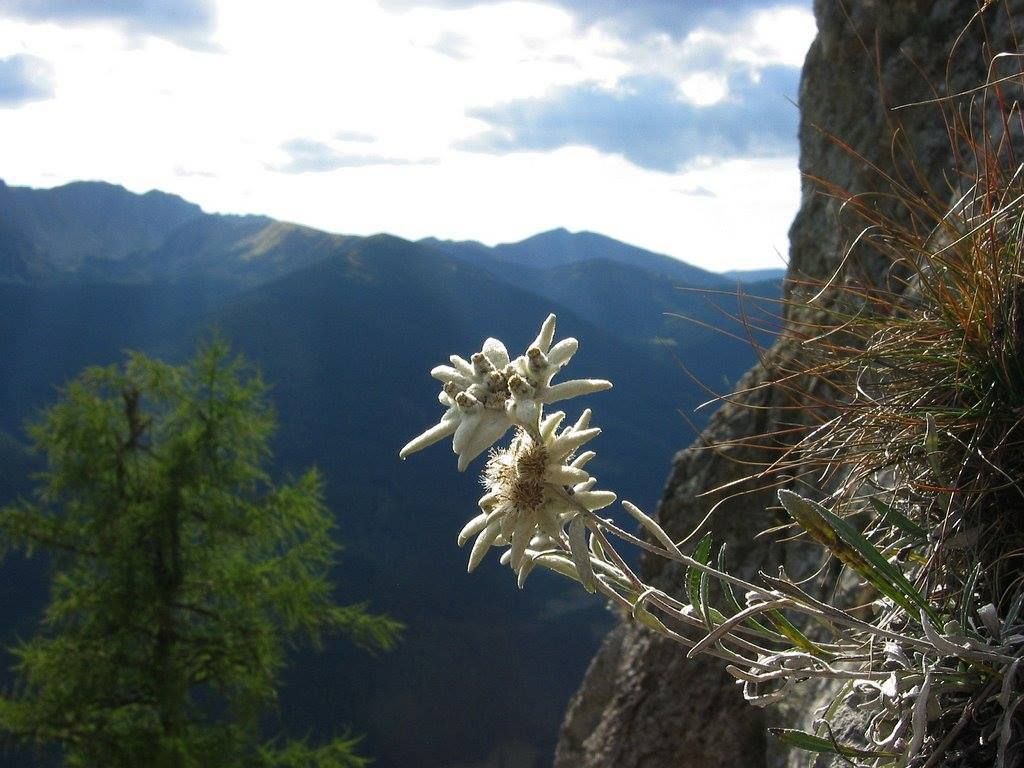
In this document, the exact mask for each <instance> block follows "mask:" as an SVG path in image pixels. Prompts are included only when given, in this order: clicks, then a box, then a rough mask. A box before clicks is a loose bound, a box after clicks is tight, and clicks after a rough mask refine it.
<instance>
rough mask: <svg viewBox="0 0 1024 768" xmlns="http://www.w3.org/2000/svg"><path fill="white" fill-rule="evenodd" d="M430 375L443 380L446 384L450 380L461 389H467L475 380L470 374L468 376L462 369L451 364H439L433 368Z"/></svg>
mask: <svg viewBox="0 0 1024 768" xmlns="http://www.w3.org/2000/svg"><path fill="white" fill-rule="evenodd" d="M430 375H431V376H433V377H434V378H435V379H437V380H438V381H443V382H445V383H446V384H447V383H448V382H449V381H450V382H452V383H453V384H455V385H456V386H458V387H460V388H461V389H466V388H467V387H468V386H469V385H470V384H472V383H473V380H472V379H471V378H470V377H469V376H466V375H465V374H464V373H462V372H461V371H457V370H455V369H454V368H452V367H451V366H450V365H439V366H437V367H436V368H432V369H431V371H430Z"/></svg>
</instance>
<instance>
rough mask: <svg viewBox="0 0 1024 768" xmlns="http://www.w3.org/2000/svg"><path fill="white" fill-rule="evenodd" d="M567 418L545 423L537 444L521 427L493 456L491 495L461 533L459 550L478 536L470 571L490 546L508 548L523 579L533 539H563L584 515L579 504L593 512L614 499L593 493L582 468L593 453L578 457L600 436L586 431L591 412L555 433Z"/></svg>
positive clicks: (488, 475)
mask: <svg viewBox="0 0 1024 768" xmlns="http://www.w3.org/2000/svg"><path fill="white" fill-rule="evenodd" d="M563 418H565V414H564V413H561V412H558V413H554V414H552V415H551V416H548V417H547V418H546V419H544V421H543V422H542V423H541V425H540V429H539V431H538V433H537V434H538V436H539V437H540V439H539V440H537V439H536V438H535V437H533V436H531V435H530V433H529V432H528V431H527V430H525V429H522V428H520V430H519V432H518V433H517V434H516V437H515V439H513V441H512V444H511V445H510V446H509V447H508V448H505V449H502V450H499V451H494V452H492V454H491V458H490V460H489V461H488V462H487V467H486V469H484V475H483V478H482V479H483V483H484V485H485V486H486V488H487V493H486V494H485V495H484V497H483V498H482V499H480V510H481V512H480V514H479V515H477V516H476V517H474V518H473V519H472V520H470V521H469V522H468V523H467V524H466V526H465V527H464V528H463V529H462V532H461V533H460V534H459V546H462V545H463V544H465V543H466V541H468V540H469V539H470V538H471V537H473V536H476V541H475V542H474V543H473V549H472V551H471V552H470V555H469V570H470V571H472V570H473V569H474V568H476V567H477V565H479V564H480V561H481V560H483V557H484V555H485V554H486V553H487V550H488V548H489V547H491V546H505V545H508V546H509V547H510V555H509V564H510V565H511V566H512V569H513V570H514V571H516V573H517V574H520V576H522V575H523V570H524V568H527V567H529V565H530V562H529V559H527V558H525V557H524V555H525V554H526V551H527V547H528V546H529V545H530V542H531V540H534V539H536V538H537V537H541V539H540V540H541V541H551V542H558V541H562V540H564V539H565V535H564V533H563V528H564V526H565V524H566V522H568V521H569V520H570V519H571V518H573V517H575V516H576V515H577V514H579V512H580V510H579V508H578V507H576V506H575V504H578V505H580V506H582V507H584V508H585V509H588V510H591V511H594V510H598V509H602V508H604V507H607V506H608V505H609V504H611V503H612V502H613V501H615V494H614V493H611V492H610V491H595V490H592V488H593V486H594V484H595V482H596V481H595V479H594V478H592V477H591V476H590V474H589V473H587V471H586V470H585V469H583V466H584V465H585V464H586V463H587V462H588V461H590V459H592V458H593V457H594V452H593V451H587V452H585V453H582V454H580V455H579V456H575V452H576V449H577V448H579V447H580V446H581V445H583V444H584V443H585V442H587V441H588V440H591V439H593V438H594V437H596V436H597V435H598V434H600V432H601V430H600V429H597V428H593V429H588V425H589V423H590V411H589V410H586V411H584V412H583V415H582V416H580V419H579V421H577V422H576V423H575V424H574V425H573V426H571V427H566V428H565V429H563V430H562V431H561V433H558V434H556V431H557V429H558V426H559V424H560V423H561V421H562V419H563Z"/></svg>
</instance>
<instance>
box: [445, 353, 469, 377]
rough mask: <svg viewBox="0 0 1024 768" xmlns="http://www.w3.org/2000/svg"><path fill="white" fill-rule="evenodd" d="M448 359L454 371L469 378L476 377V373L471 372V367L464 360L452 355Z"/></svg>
mask: <svg viewBox="0 0 1024 768" xmlns="http://www.w3.org/2000/svg"><path fill="white" fill-rule="evenodd" d="M448 359H449V360H451V362H452V365H453V366H454V367H455V370H457V371H458V372H459V373H461V374H463V375H465V376H469V377H470V378H474V377H475V376H476V371H474V370H473V365H472V363H470V362H469V361H468V360H464V359H463V358H461V357H459V356H458V355H452V356H451V357H449V358H448Z"/></svg>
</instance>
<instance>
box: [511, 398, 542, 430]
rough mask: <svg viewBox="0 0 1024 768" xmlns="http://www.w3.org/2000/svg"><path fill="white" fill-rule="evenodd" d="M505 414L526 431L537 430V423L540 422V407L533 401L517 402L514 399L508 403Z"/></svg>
mask: <svg viewBox="0 0 1024 768" xmlns="http://www.w3.org/2000/svg"><path fill="white" fill-rule="evenodd" d="M505 413H507V414H508V418H509V420H510V421H512V422H513V423H515V424H518V425H519V426H521V427H525V428H526V429H536V427H537V422H538V421H539V420H540V405H539V404H538V403H537V401H536V400H533V399H523V400H516V399H514V398H513V399H512V400H508V401H506V403H505Z"/></svg>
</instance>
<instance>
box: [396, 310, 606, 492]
mask: <svg viewBox="0 0 1024 768" xmlns="http://www.w3.org/2000/svg"><path fill="white" fill-rule="evenodd" d="M554 334H555V316H554V315H549V316H548V318H547V320H545V321H544V324H543V325H542V326H541V329H540V333H539V334H538V335H537V338H536V339H534V341H533V343H532V344H531V345H530V346H529V347H528V348H527V350H526V353H525V354H523V355H520V356H519V357H517V358H516V359H515V360H511V359H510V358H509V354H508V350H506V349H505V345H504V344H502V343H501V342H500V341H498V340H497V339H487V340H486V341H485V342H484V344H483V348H482V349H481V351H480V352H476V353H474V354H473V355H472V356H471V357H470V359H469V360H465V359H464V358H462V357H459V356H458V355H452V356H451V357H450V358H449V360H450V362H451V365H439V366H437V367H436V368H434V369H433V370H432V371H431V372H430V375H431V376H433V377H434V378H435V379H437V380H438V381H440V382H441V383H442V389H441V392H440V394H439V395H438V400H439V401H440V402H441V405H443V406H445V407H446V408H447V410H446V411H445V413H444V415H442V416H441V420H440V421H439V422H438V423H437V424H435V425H434V426H433V427H431V428H429V429H428V430H426V431H425V432H423V433H422V434H421V435H419V436H418V437H416V438H414V439H412V440H410V441H409V442H408V443H407V444H406V445H405V447H404V448H402V450H401V452H400V453H399V455H400V456H401V457H402V458H405V457H406V456H408V455H409V454H411V453H415V452H416V451H419V450H422V449H423V448H426V447H427V446H429V445H432V444H434V443H436V442H438V441H439V440H443V439H444V438H446V437H448V436H449V435H451V436H452V450H454V451H455V453H456V454H457V455H458V457H459V462H458V465H459V471H460V472H461V471H463V470H465V469H466V467H468V466H469V463H470V462H471V461H473V459H475V458H476V457H477V456H479V455H480V454H482V453H483V452H484V451H486V450H487V449H488V448H490V447H491V446H492V445H493V444H494V443H495V442H496V441H498V440H500V439H501V437H502V436H503V435H504V434H505V432H506V431H508V429H509V428H510V427H512V426H519V427H522V428H523V429H527V430H532V431H536V430H537V428H538V425H539V424H540V420H541V416H542V406H543V405H545V404H549V403H555V402H558V401H560V400H565V399H567V398H570V397H576V396H577V395H585V394H589V393H591V392H600V391H602V390H605V389H609V388H611V382H609V381H605V380H603V379H577V380H574V381H567V382H563V383H561V384H555V385H552V384H551V379H552V378H553V377H554V376H555V374H557V373H558V372H559V371H560V370H561V369H562V368H563V367H564V366H565V365H566V364H567V363H568V362H569V360H570V359H571V358H572V356H573V355H574V354H576V350H577V349H578V348H579V342H577V341H576V339H572V338H569V339H563V340H562V341H559V342H558V343H557V344H554V345H552V341H553V339H554Z"/></svg>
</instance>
